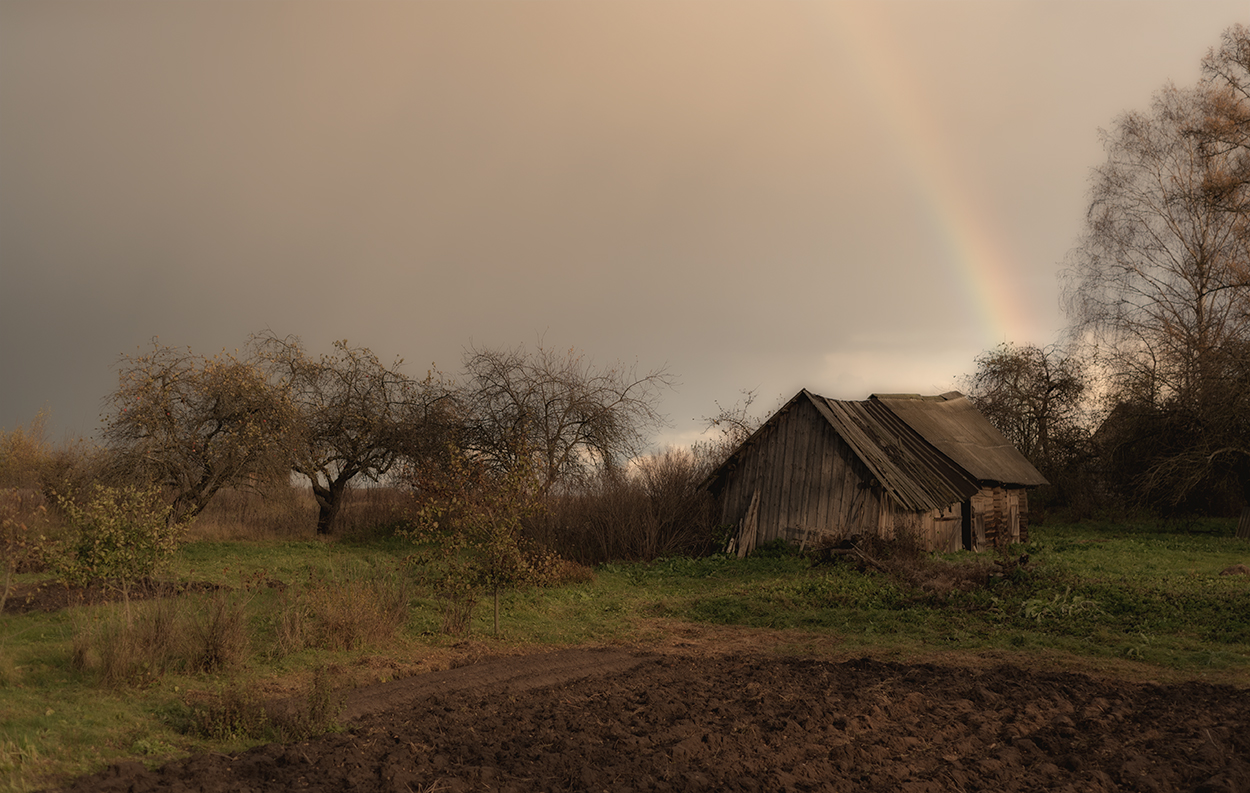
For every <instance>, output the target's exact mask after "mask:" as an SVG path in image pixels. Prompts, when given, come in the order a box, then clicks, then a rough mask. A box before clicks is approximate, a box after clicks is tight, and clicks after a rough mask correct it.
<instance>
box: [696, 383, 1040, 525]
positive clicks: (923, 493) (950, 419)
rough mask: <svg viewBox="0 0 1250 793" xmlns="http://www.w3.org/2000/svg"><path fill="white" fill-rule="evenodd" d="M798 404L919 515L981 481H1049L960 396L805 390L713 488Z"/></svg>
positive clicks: (964, 495) (729, 463) (727, 465)
mask: <svg viewBox="0 0 1250 793" xmlns="http://www.w3.org/2000/svg"><path fill="white" fill-rule="evenodd" d="M798 400H809V401H810V402H811V404H812V405H813V406H814V407H815V408H816V410H817V412H818V413H819V414H820V415H821V416H822V417H823V418H824V419H825V420H826V421H828V422H829V424H830V426H831V427H832V428H833V429H834V431H835V432H837V434H838V436H839V437H841V438H842V440H843V441H845V442H846V444H847V445H848V446H850V447H851V449H852V450H853V451H854V452H855V455H856V456H857V457H858V458H859V459H860V461H861V462H863V463H864V466H865V467H866V468H868V470H869V471H870V472H871V473H872V476H873V477H874V478H875V479H876V480H877V483H878V484H880V485H881V486H882V487H883V488H885V489H886V490H887V491H889V492H890V493H891V494H892V495H893V496H894V497H895V498H896V499H897V500H898V501H899V503H900V504H902V505H903V506H905V507H906V508H908V509H911V510H914V511H918V512H924V511H928V510H931V509H939V508H941V507H945V506H947V505H949V504H953V503H955V502H957V501H964V500H966V499H968V498H969V497H971V496H972V495H974V494H975V493H976V492H977V491H978V490H980V488H981V486H982V484H983V483H992V484H1006V485H1024V486H1030V485H1039V484H1046V480H1045V479H1044V478H1043V477H1042V475H1041V474H1040V473H1038V471H1037V469H1036V468H1034V467H1033V466H1032V465H1031V464H1030V463H1029V461H1028V460H1026V459H1025V458H1024V455H1022V454H1020V452H1019V451H1017V450H1016V449H1015V447H1013V446H1012V445H1011V444H1010V443H1008V442H1007V440H1006V439H1005V438H1004V437H1003V436H1002V434H1001V433H1000V432H998V430H996V429H994V427H993V425H991V424H990V423H989V421H987V420H986V419H985V417H984V416H982V415H981V414H980V413H979V412H978V411H977V410H976V408H975V407H973V406H972V403H971V402H969V401H968V400H967V398H965V397H964V396H963V395H962V394H959V393H957V392H951V393H949V394H942V395H940V396H933V397H929V396H920V395H916V394H884V395H879V396H878V395H874V396H872V397H871V398H869V399H868V400H865V401H842V400H835V399H828V398H826V397H822V396H818V395H816V394H813V393H811V392H810V391H808V390H806V389H804V390H803V391H800V392H799V393H798V394H797V395H795V397H794V399H792V400H790V402H789V403H787V404H786V406H785V407H783V408H781V410H779V411H777V413H776V414H774V415H773V416H772V417H771V418H769V420H768V421H767V422H765V424H764V426H763V427H760V429H759V430H757V432H756V435H753V436H752V438H748V439H747V441H746V442H745V443H743V444H742V446H740V447H738V449H736V450H735V451H734V452H733V454H731V455H730V456H729V458H728V459H727V460H726V461H725V462H724V463H723V464H722V465H721V466H720V467H719V468H717V469H716V471H714V472H713V473H712V475H711V476H709V477H708V479H707V481H706V482H705V486H713V483H714V482H715V481H716V480H717V479H719V478H720V477H721V476H722V475H723V474H724V473H725V472H727V471H728V470H730V469H731V468H732V467H734V466H735V465H736V463H737V460H738V458H739V457H740V456H741V455H743V454H744V453H746V451H747V450H748V449H749V448H750V447H751V446H752V445H753V440H754V438H755V437H756V436H757V435H758V434H759V433H761V432H764V431H765V430H766V428H767V427H768V426H769V425H772V424H773V423H775V422H776V421H778V420H779V419H780V417H781V416H782V415H784V414H785V413H787V412H788V411H789V408H790V407H791V405H793V403H794V402H796V401H798Z"/></svg>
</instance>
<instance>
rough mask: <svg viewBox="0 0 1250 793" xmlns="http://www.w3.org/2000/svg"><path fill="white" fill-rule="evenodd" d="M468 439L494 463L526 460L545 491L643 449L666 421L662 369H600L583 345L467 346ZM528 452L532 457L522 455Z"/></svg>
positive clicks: (507, 466) (666, 383)
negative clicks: (564, 349)
mask: <svg viewBox="0 0 1250 793" xmlns="http://www.w3.org/2000/svg"><path fill="white" fill-rule="evenodd" d="M464 368H465V373H466V380H467V383H466V390H465V392H464V400H465V403H466V405H467V410H468V413H469V427H470V429H469V432H468V435H467V436H466V440H465V442H466V443H467V445H468V447H469V448H470V449H471V451H472V452H473V453H474V454H475V455H476V456H477V457H478V458H479V459H481V460H483V461H484V462H485V463H486V464H488V465H489V466H491V467H492V468H494V469H496V470H499V471H505V470H512V469H514V468H517V467H518V466H522V464H524V465H525V466H527V467H528V468H529V469H530V470H532V471H534V475H535V476H536V478H537V479H538V481H539V486H540V488H541V490H542V492H543V493H546V492H548V491H549V490H550V489H551V488H552V487H554V486H556V485H559V484H563V483H572V482H575V481H578V480H581V479H583V478H584V477H585V476H586V475H587V474H588V473H589V472H591V471H593V470H594V469H596V468H602V467H605V466H613V465H618V464H620V463H622V462H623V461H624V460H625V459H628V458H630V457H633V456H635V455H637V454H639V453H640V452H641V451H642V450H643V449H644V448H645V446H646V445H647V439H648V432H649V431H651V430H652V429H654V428H657V427H659V426H661V425H662V424H663V417H662V416H661V415H660V413H659V408H658V405H659V398H660V395H661V393H662V391H663V390H664V389H665V388H668V387H671V385H672V377H671V375H669V373H668V372H667V371H666V370H665V369H663V368H661V369H656V370H652V371H649V372H646V373H639V372H638V370H637V368H636V367H630V366H624V365H620V364H618V365H616V366H613V367H608V368H599V367H596V366H595V365H594V364H592V363H591V362H590V361H589V360H587V358H586V357H585V356H584V355H583V354H582V353H581V352H579V351H577V350H575V349H570V350H568V351H567V352H563V353H561V352H556V351H554V350H551V349H549V348H547V347H544V346H542V344H541V343H540V344H539V345H538V347H537V348H536V349H535V350H534V351H529V350H527V349H526V348H525V347H524V346H519V347H516V348H513V349H489V348H476V347H471V348H469V349H468V350H467V351H466V353H465V360H464ZM522 458H529V459H528V461H527V460H523V459H522Z"/></svg>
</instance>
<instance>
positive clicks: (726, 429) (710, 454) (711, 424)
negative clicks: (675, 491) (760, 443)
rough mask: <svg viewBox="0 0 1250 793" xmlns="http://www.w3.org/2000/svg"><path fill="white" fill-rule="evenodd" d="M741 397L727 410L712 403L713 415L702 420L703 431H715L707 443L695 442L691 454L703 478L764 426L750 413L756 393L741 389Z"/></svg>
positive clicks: (719, 404) (753, 390) (752, 389)
mask: <svg viewBox="0 0 1250 793" xmlns="http://www.w3.org/2000/svg"><path fill="white" fill-rule="evenodd" d="M741 393H742V397H741V398H740V399H739V400H738V401H737V402H735V403H733V404H732V405H730V406H729V407H725V406H724V405H722V404H721V403H720V402H716V403H715V404H716V410H717V413H716V415H715V416H704V417H703V422H704V428H703V431H704V432H705V433H707V432H712V431H715V434H713V435H712V437H710V438H708V439H707V440H700V441H695V442H694V445H693V446H692V447H691V452H693V454H694V457H695V460H696V462H697V464H698V467H699V469H700V471H701V472H702V473H703V475H705V476H706V475H709V474H711V472H712V471H714V470H715V469H716V468H717V467H718V466H720V464H721V463H723V462H725V460H727V459H728V458H729V455H731V454H733V452H734V450H736V449H737V448H738V447H739V446H741V445H742V444H743V442H745V441H746V439H747V438H749V437H751V434H752V433H754V432H755V431H756V430H757V429H759V428H760V426H761V425H762V424H763V423H764V420H763V419H762V418H760V417H759V416H758V415H756V414H754V413H752V412H751V406H752V405H753V404H755V400H756V398H757V397H758V396H759V394H758V390H757V389H754V388H751V389H746V388H744V389H742V391H741Z"/></svg>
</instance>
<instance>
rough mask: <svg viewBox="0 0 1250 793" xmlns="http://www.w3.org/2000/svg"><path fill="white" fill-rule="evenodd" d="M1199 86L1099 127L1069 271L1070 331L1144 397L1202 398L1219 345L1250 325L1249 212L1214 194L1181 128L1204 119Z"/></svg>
mask: <svg viewBox="0 0 1250 793" xmlns="http://www.w3.org/2000/svg"><path fill="white" fill-rule="evenodd" d="M1204 102H1205V94H1204V92H1203V91H1201V90H1189V91H1182V90H1180V89H1176V88H1168V89H1166V90H1164V91H1162V92H1160V93H1159V94H1157V95H1156V97H1155V102H1154V107H1153V109H1152V112H1150V113H1148V114H1147V113H1127V114H1125V115H1124V116H1122V117H1121V118H1120V119H1119V121H1118V123H1117V125H1116V128H1115V130H1114V131H1113V132H1111V133H1104V136H1103V137H1104V146H1105V148H1106V150H1107V155H1108V157H1107V162H1106V163H1105V164H1103V165H1102V166H1100V167H1099V168H1097V169H1096V170H1095V172H1094V187H1093V200H1092V202H1091V206H1090V210H1089V216H1088V219H1087V231H1086V234H1085V237H1084V239H1083V240H1082V241H1081V243H1080V245H1079V246H1078V247H1077V248H1076V250H1075V251H1074V252H1073V254H1072V256H1071V259H1070V262H1069V267H1068V269H1067V270H1066V271H1065V274H1064V275H1065V280H1066V290H1065V299H1066V302H1067V308H1068V311H1069V315H1070V317H1071V318H1072V320H1073V329H1074V331H1075V332H1076V333H1077V334H1078V335H1082V334H1083V335H1086V337H1087V338H1089V339H1091V340H1093V341H1094V342H1096V343H1097V344H1098V348H1099V351H1100V352H1101V353H1102V354H1103V357H1104V360H1105V361H1106V362H1107V363H1109V365H1110V367H1111V370H1110V371H1111V373H1112V375H1113V376H1114V377H1115V378H1116V380H1117V383H1118V385H1119V386H1120V390H1121V391H1122V392H1123V393H1129V394H1132V395H1133V397H1134V398H1137V399H1143V400H1146V401H1148V402H1157V401H1160V400H1166V399H1171V398H1178V399H1185V400H1194V401H1197V402H1199V403H1201V402H1203V401H1204V398H1205V394H1206V393H1207V391H1208V390H1209V389H1210V388H1211V387H1212V386H1217V385H1218V377H1219V375H1220V372H1219V366H1218V359H1219V358H1220V350H1221V349H1222V348H1223V347H1225V346H1226V345H1228V344H1229V343H1231V342H1237V341H1238V340H1241V339H1243V338H1245V337H1246V335H1247V333H1248V332H1250V289H1248V285H1250V249H1248V248H1247V240H1246V238H1245V237H1244V235H1242V234H1241V233H1240V229H1239V228H1238V227H1239V225H1240V224H1241V223H1242V222H1244V218H1242V217H1240V216H1239V215H1237V214H1235V213H1230V212H1227V211H1224V210H1222V209H1221V208H1220V207H1218V206H1216V205H1215V204H1214V203H1213V202H1212V201H1210V200H1209V194H1208V192H1207V190H1206V185H1208V184H1209V181H1210V178H1211V174H1212V173H1214V172H1222V171H1224V170H1227V167H1226V166H1227V165H1228V163H1227V160H1228V158H1229V154H1228V153H1227V152H1225V153H1223V154H1220V153H1216V154H1213V155H1208V153H1206V152H1204V149H1205V148H1206V147H1205V146H1204V145H1203V144H1202V143H1201V142H1200V141H1199V140H1198V139H1196V138H1195V137H1194V136H1192V135H1189V134H1187V132H1188V131H1190V130H1193V129H1196V128H1198V127H1199V126H1200V125H1201V124H1202V122H1203V119H1204V118H1205V115H1204V108H1205V104H1204Z"/></svg>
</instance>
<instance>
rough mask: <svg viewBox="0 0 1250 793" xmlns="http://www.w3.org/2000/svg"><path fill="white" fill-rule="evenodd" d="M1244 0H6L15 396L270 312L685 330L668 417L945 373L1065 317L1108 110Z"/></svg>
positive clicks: (430, 339) (1207, 40)
mask: <svg viewBox="0 0 1250 793" xmlns="http://www.w3.org/2000/svg"><path fill="white" fill-rule="evenodd" d="M1239 14H1240V15H1241V16H1243V17H1244V5H1243V3H1242V2H1240V0H1238V1H1237V2H1219V1H1214V0H1213V1H1212V2H1204V3H1200V4H1193V3H1188V2H1179V1H1178V2H1150V3H1131V4H1130V3H1098V4H1088V3H1081V2H1063V1H1061V2H1041V1H1040V0H1036V1H1030V2H1021V3H997V2H944V3H937V4H931V3H919V2H876V3H863V4H859V3H833V2H819V1H818V2H812V3H774V2H765V1H764V0H759V1H758V2H755V1H752V2H729V3H723V2H715V3H713V2H701V1H699V2H694V1H692V2H676V3H674V2H638V3H621V4H598V3H581V2H539V3H510V2H489V1H487V2H474V3H462V2H429V3H424V2H423V3H393V2H371V1H369V0H366V1H365V2H356V3H339V2H319V1H318V0H311V1H310V0H298V1H292V2H283V1H281V0H275V1H274V2H266V3H219V2H209V1H208V0H191V1H190V2H180V3H168V2H134V1H131V0H125V1H123V0H117V1H114V0H98V1H90V0H85V1H83V2H59V1H58V0H38V2H35V1H34V0H18V1H15V0H0V337H2V339H3V340H2V341H0V371H3V372H4V373H5V376H4V384H3V387H2V388H0V425H3V426H4V427H13V426H15V425H17V424H19V423H24V422H27V421H29V420H30V419H31V418H32V417H33V415H34V413H35V411H37V410H39V409H40V408H41V407H44V406H47V407H49V408H50V409H51V411H52V423H53V426H54V427H56V428H58V430H62V431H70V432H76V433H89V432H91V431H92V429H93V428H94V423H93V422H94V420H95V416H96V413H97V410H98V407H99V403H100V400H101V399H102V398H103V397H105V396H106V395H107V393H108V391H109V390H110V389H111V388H112V385H113V382H114V380H113V378H114V377H115V375H114V374H113V372H112V366H113V364H114V362H115V360H116V358H117V355H118V354H119V353H121V352H124V351H133V350H134V349H135V348H136V347H138V346H142V345H145V344H146V343H147V342H148V340H150V339H151V338H152V337H153V336H159V337H160V338H161V340H162V341H163V342H167V343H171V344H178V345H191V346H193V347H194V348H196V349H197V350H200V351H204V352H211V351H214V350H216V349H220V348H222V347H235V346H238V345H240V344H242V343H243V342H244V340H245V339H246V337H247V335H248V333H250V332H252V331H255V330H259V329H262V328H265V327H269V328H272V329H273V330H275V331H277V332H279V333H296V334H299V335H301V336H303V337H304V338H305V340H306V341H307V342H309V343H310V344H311V345H313V346H314V347H317V346H325V345H327V344H328V342H329V341H330V340H331V339H334V338H343V337H348V338H351V339H352V340H353V341H357V342H359V343H362V344H366V345H368V346H370V347H372V348H373V349H374V350H375V351H377V352H378V353H379V354H381V355H382V356H384V357H387V358H389V357H392V356H396V355H399V356H403V357H405V358H406V359H407V360H408V361H409V362H410V363H411V364H412V366H413V368H414V371H421V370H423V369H424V368H425V367H426V366H428V365H429V364H430V363H431V362H434V363H437V364H438V365H439V366H440V367H441V368H444V369H447V370H452V371H454V370H455V369H456V368H457V367H458V362H459V358H460V353H461V350H462V348H463V347H464V346H465V345H466V344H468V343H470V342H475V343H478V344H487V345H512V344H516V343H521V342H530V343H532V342H534V341H535V340H536V339H537V338H539V337H542V338H544V339H545V340H546V342H547V343H550V344H553V345H557V346H566V345H576V346H578V347H581V348H583V349H584V350H586V351H587V352H588V353H589V354H590V355H591V356H592V357H594V358H595V359H596V360H598V361H600V362H603V363H608V362H611V361H613V360H615V359H624V360H627V361H633V360H638V361H639V362H640V364H641V365H642V366H643V367H644V368H647V367H653V366H659V365H662V364H664V363H665V362H667V363H668V364H669V366H670V367H671V368H672V369H673V370H674V371H676V372H678V373H679V374H680V375H681V380H682V382H683V386H682V388H681V389H680V391H679V392H678V393H676V394H674V395H672V396H671V397H670V398H669V399H668V400H667V402H666V410H667V412H668V413H670V415H671V417H672V420H673V424H674V428H673V430H672V431H671V432H670V433H668V435H666V436H665V438H664V439H661V440H685V439H687V434H688V433H689V432H690V431H691V428H692V426H693V425H696V424H697V421H695V419H697V418H698V417H699V416H701V415H704V414H706V413H709V412H712V411H713V410H714V405H713V401H714V400H721V401H722V402H732V401H733V400H734V399H735V398H736V394H737V391H738V389H740V388H751V387H757V386H758V387H759V388H760V389H761V391H762V392H763V393H765V394H767V395H768V397H767V398H768V399H771V398H772V394H773V393H787V394H788V393H789V392H792V391H794V390H795V389H797V388H798V387H800V386H804V385H805V386H808V387H811V388H813V389H816V390H823V391H825V392H827V393H830V394H831V395H835V396H845V397H862V396H864V395H865V394H866V393H868V392H870V391H897V390H914V391H928V390H934V389H939V388H945V387H949V386H951V385H953V383H954V377H955V376H956V375H958V374H961V373H963V372H966V371H968V370H969V369H970V368H971V365H972V358H973V357H974V356H975V355H976V354H977V353H978V352H980V351H981V350H983V349H984V348H985V347H986V346H987V345H990V344H994V343H997V342H998V341H1006V340H1011V341H1017V342H1029V341H1032V342H1042V343H1045V342H1048V341H1050V340H1051V339H1052V337H1053V334H1054V333H1055V332H1056V330H1057V329H1058V328H1059V327H1060V326H1061V325H1062V322H1063V319H1062V317H1061V316H1060V315H1059V314H1058V311H1057V305H1056V295H1057V291H1056V285H1055V273H1056V270H1057V267H1058V263H1059V261H1060V260H1061V259H1062V257H1063V254H1064V252H1065V251H1066V250H1067V249H1068V248H1069V247H1070V246H1071V244H1072V242H1073V240H1074V239H1075V235H1076V234H1077V233H1078V232H1079V230H1080V222H1081V218H1082V215H1083V212H1084V200H1085V180H1086V174H1087V173H1088V170H1089V168H1090V167H1092V166H1093V165H1096V164H1097V163H1098V161H1099V160H1100V159H1101V152H1100V150H1099V148H1098V143H1097V135H1096V130H1097V128H1098V127H1099V126H1106V125H1108V124H1109V123H1110V122H1111V120H1112V119H1113V118H1114V117H1115V116H1116V115H1117V114H1118V113H1120V112H1122V111H1123V110H1126V109H1129V108H1131V107H1140V106H1142V105H1144V104H1145V103H1146V102H1147V101H1148V100H1149V96H1150V93H1151V92H1152V91H1154V90H1156V89H1157V88H1160V87H1162V85H1163V84H1164V83H1165V82H1166V81H1167V80H1169V79H1171V80H1175V81H1177V82H1180V83H1185V82H1192V81H1193V80H1195V79H1196V78H1197V76H1198V63H1199V60H1200V58H1201V56H1202V55H1203V54H1204V52H1205V51H1206V49H1207V48H1208V47H1210V46H1212V45H1213V44H1215V43H1216V42H1217V40H1218V37H1219V34H1220V32H1221V31H1222V30H1223V29H1224V28H1225V27H1227V26H1228V25H1230V24H1232V23H1233V22H1236V21H1238V15H1239ZM900 101H904V102H906V104H904V105H901V106H900V105H898V104H893V105H892V104H891V103H892V102H894V103H898V102H900ZM907 120H910V121H911V122H913V123H914V124H916V125H920V126H922V127H923V128H906V127H901V126H900V122H901V121H907ZM917 142H919V143H920V144H923V145H922V149H913V148H909V145H913V144H916V143H917ZM917 151H922V154H920V155H918V154H917ZM924 156H927V157H929V158H932V159H940V160H941V163H940V166H941V167H940V168H938V169H937V170H934V171H933V172H932V174H940V175H944V179H934V178H932V174H930V175H929V178H928V180H927V181H926V175H925V173H923V172H922V171H921V169H923V168H924V167H927V165H929V163H928V162H927V161H925V160H924V159H923V157H924ZM957 201H958V202H963V204H965V205H966V207H967V208H968V213H969V216H970V217H972V218H974V219H975V222H976V223H977V224H978V226H979V228H981V229H982V230H983V231H984V233H985V235H986V236H987V237H990V236H992V237H993V239H994V240H996V241H997V244H998V247H997V248H995V249H994V251H995V253H996V255H998V256H1001V261H994V262H991V264H993V265H994V266H995V267H997V268H998V269H999V270H1000V273H999V275H1000V277H1001V282H1002V284H1003V289H1004V291H1006V292H1008V293H1009V294H1010V295H1011V299H1012V300H1013V301H1015V303H1016V304H1018V307H1019V310H1018V311H1015V312H1013V313H1012V315H1011V318H1010V321H1011V323H1012V324H1011V326H1010V327H1009V328H1007V329H1005V331H1006V332H1009V333H1010V334H1011V338H1010V339H1007V338H998V337H996V336H995V335H994V334H995V332H1003V331H1002V330H1001V329H1000V330H997V331H996V330H995V329H990V330H989V331H988V332H987V329H986V328H985V327H983V324H982V323H980V322H979V320H978V319H977V316H976V315H977V311H978V310H979V306H978V305H977V298H976V296H975V294H974V292H975V289H974V287H975V284H971V285H970V284H969V283H966V282H965V281H966V277H967V276H966V275H965V273H967V272H971V271H969V270H967V268H966V265H967V262H964V261H961V260H960V257H961V255H962V253H966V251H964V252H961V249H960V240H959V236H958V235H959V234H960V233H966V230H962V232H961V230H959V229H951V228H949V227H946V226H944V223H943V221H942V219H941V212H942V210H944V209H949V208H950V207H952V206H954V205H955V202H957ZM965 242H966V240H965Z"/></svg>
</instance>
